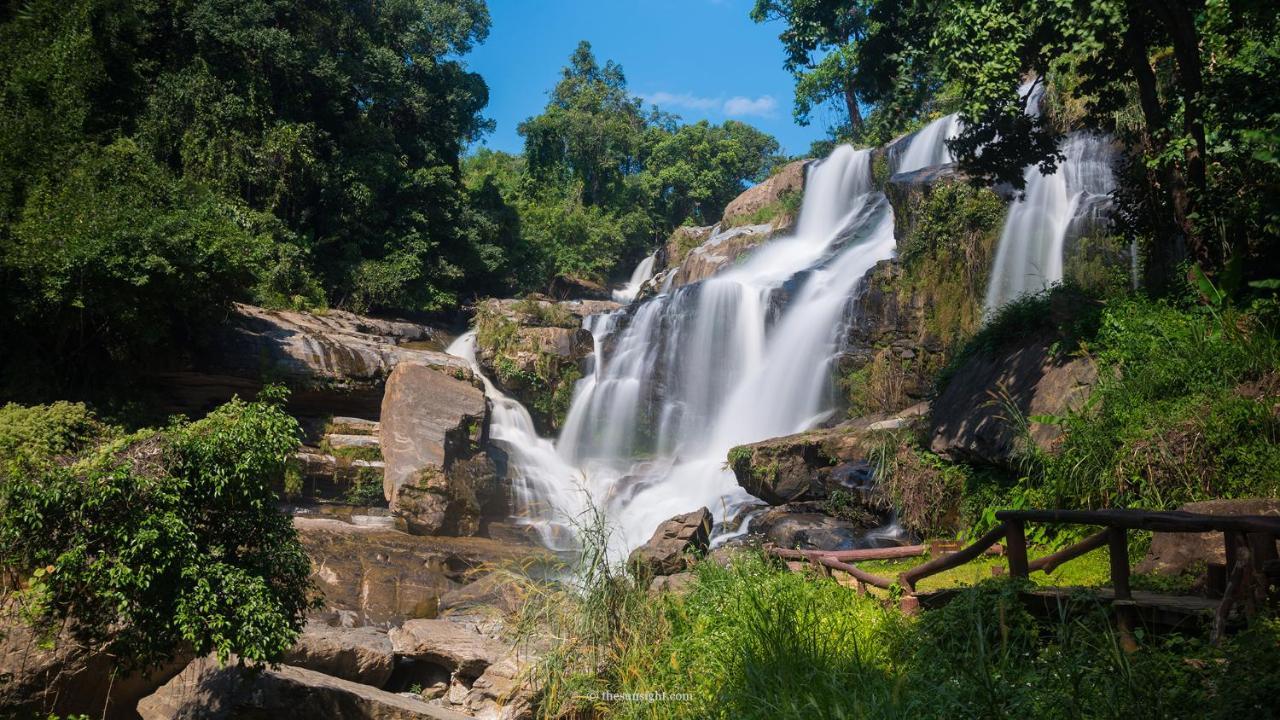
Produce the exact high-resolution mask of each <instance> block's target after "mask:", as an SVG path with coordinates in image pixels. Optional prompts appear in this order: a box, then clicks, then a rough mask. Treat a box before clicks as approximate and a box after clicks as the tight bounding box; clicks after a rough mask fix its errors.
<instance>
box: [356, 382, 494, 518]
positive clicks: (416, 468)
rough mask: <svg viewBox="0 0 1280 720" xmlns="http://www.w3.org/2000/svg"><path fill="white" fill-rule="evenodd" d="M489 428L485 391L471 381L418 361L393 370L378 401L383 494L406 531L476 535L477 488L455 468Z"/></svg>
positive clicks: (477, 449)
mask: <svg viewBox="0 0 1280 720" xmlns="http://www.w3.org/2000/svg"><path fill="white" fill-rule="evenodd" d="M488 425H489V406H488V402H487V401H486V399H485V396H484V392H483V391H481V390H480V389H478V388H476V387H475V386H474V385H472V384H471V383H469V382H466V381H463V380H459V379H457V378H455V377H452V376H450V375H447V374H445V373H442V372H440V371H439V370H437V369H436V368H433V367H430V366H426V365H419V364H416V363H402V364H401V365H399V366H397V367H396V369H395V370H394V371H393V372H392V373H391V377H390V378H389V379H388V380H387V387H386V394H385V395H384V396H383V399H382V427H381V435H382V455H383V459H384V461H385V463H386V467H385V469H384V477H383V493H384V495H385V497H386V499H387V501H388V502H389V504H390V507H391V509H392V511H393V512H395V513H397V514H399V515H401V516H402V517H404V518H405V520H406V522H407V523H408V526H409V530H410V532H413V533H416V534H420V535H437V534H442V533H444V534H463V535H470V534H474V533H475V532H476V530H477V529H478V527H479V515H480V507H479V506H478V503H477V502H476V499H475V497H474V495H475V493H474V488H472V487H471V483H468V482H463V481H462V480H460V479H458V478H457V477H456V476H455V474H454V473H453V472H452V471H453V467H454V466H455V465H458V464H460V463H462V462H463V461H468V460H471V459H472V458H474V457H475V456H477V455H479V454H480V447H481V445H482V444H483V443H484V442H485V440H486V438H487V435H488ZM471 482H475V480H474V479H473V480H472V481H471ZM493 482H496V477H494V478H492V479H491V480H490V484H492V483H493ZM468 495H470V496H468Z"/></svg>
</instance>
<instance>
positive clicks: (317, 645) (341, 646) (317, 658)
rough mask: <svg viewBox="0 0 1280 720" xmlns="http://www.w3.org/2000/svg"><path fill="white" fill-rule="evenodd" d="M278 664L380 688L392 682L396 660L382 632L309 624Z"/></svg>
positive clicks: (388, 639) (365, 628)
mask: <svg viewBox="0 0 1280 720" xmlns="http://www.w3.org/2000/svg"><path fill="white" fill-rule="evenodd" d="M281 662H283V663H284V664H285V665H294V666H297V667H300V668H306V669H307V670H314V671H316V672H320V673H324V674H325V675H332V676H333V677H336V678H342V679H343V680H350V681H351V682H356V683H360V684H362V685H372V686H373V687H378V688H380V687H385V686H386V684H387V681H388V680H390V679H391V672H392V671H393V670H394V669H395V665H396V656H395V653H393V652H392V650H391V639H390V638H388V637H387V634H386V633H385V632H382V631H381V630H378V629H376V628H372V627H359V628H343V627H331V626H329V625H325V624H323V623H318V622H315V621H312V622H311V623H308V625H307V627H306V630H304V631H303V633H302V635H300V636H299V637H298V642H297V644H295V645H294V646H293V649H292V650H290V651H289V652H288V653H286V654H285V656H284V658H282V659H281Z"/></svg>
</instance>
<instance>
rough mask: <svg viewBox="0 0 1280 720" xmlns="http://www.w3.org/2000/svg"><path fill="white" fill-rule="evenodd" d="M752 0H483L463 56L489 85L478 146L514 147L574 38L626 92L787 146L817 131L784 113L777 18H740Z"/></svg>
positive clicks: (819, 125) (787, 87) (788, 90)
mask: <svg viewBox="0 0 1280 720" xmlns="http://www.w3.org/2000/svg"><path fill="white" fill-rule="evenodd" d="M752 2H753V0H594V2H592V1H588V0H489V13H490V15H491V17H492V20H493V26H492V28H491V29H490V32H489V38H488V40H486V41H485V42H484V44H483V45H480V46H478V47H477V48H476V49H475V50H473V51H472V52H471V53H470V54H469V55H467V56H466V58H465V61H466V63H467V65H468V66H469V67H470V68H471V69H472V70H474V71H476V72H479V73H480V74H481V75H483V76H484V79H485V82H486V83H488V85H489V106H488V108H486V110H485V115H486V116H487V117H489V118H492V119H493V120H494V121H495V122H496V123H497V128H496V129H495V130H494V131H493V132H492V133H491V134H490V135H488V136H487V137H486V138H485V139H484V141H483V142H482V144H483V145H486V146H488V147H491V148H494V149H497V150H506V151H509V152H520V151H521V149H522V148H523V142H522V140H521V138H520V136H519V134H517V132H516V126H517V125H519V124H520V122H521V121H523V120H524V119H525V118H527V117H530V116H531V115H536V114H538V113H539V112H541V111H542V108H543V107H544V106H545V105H546V103H547V91H548V90H550V89H551V87H552V86H553V85H555V83H556V81H557V80H559V78H560V68H561V67H563V66H564V65H565V64H566V63H567V62H568V59H569V55H570V53H572V52H573V49H574V48H575V47H577V44H578V41H579V40H587V41H589V42H590V43H591V46H592V49H593V50H594V51H595V54H596V58H597V59H598V60H599V61H600V63H601V64H603V63H604V61H605V60H613V61H615V62H617V63H619V64H621V65H622V68H623V70H624V72H625V73H626V76H627V85H628V87H629V88H630V90H631V92H632V93H633V94H635V95H640V96H642V97H644V98H646V99H647V100H648V101H649V102H652V103H656V104H657V105H658V106H659V107H661V108H662V109H663V110H666V111H667V112H672V113H675V114H677V115H679V116H680V117H681V118H682V119H683V120H684V121H685V122H693V121H696V120H702V119H706V120H710V121H711V122H714V123H720V122H723V121H724V120H726V119H729V118H734V119H737V120H742V121H744V122H748V123H751V124H752V125H755V126H756V127H758V128H760V129H761V130H764V131H766V132H769V133H771V134H773V135H774V137H776V138H778V141H779V142H780V143H782V147H783V149H784V151H785V152H787V153H789V154H797V153H802V152H804V151H806V150H808V149H809V143H810V142H811V141H813V140H816V139H819V138H821V137H822V136H823V135H824V129H823V128H824V124H823V118H822V117H821V116H819V117H816V118H815V119H814V122H813V123H812V124H811V125H810V126H809V127H800V126H799V125H796V123H795V121H794V120H793V119H792V117H791V97H792V80H791V76H790V75H789V74H788V73H787V72H786V71H785V70H783V69H782V61H783V52H782V43H781V42H779V41H778V33H779V32H780V30H781V26H780V24H778V23H767V24H762V25H757V24H755V23H753V22H751V18H749V17H747V15H748V13H749V12H750V11H751V5H752Z"/></svg>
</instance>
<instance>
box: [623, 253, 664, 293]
mask: <svg viewBox="0 0 1280 720" xmlns="http://www.w3.org/2000/svg"><path fill="white" fill-rule="evenodd" d="M657 256H658V254H657V253H653V254H651V255H649V256H647V257H645V259H643V260H641V261H640V264H639V265H636V269H635V270H634V271H633V272H632V273H631V279H630V280H628V281H627V284H626V285H624V286H623V287H622V288H620V289H618V290H614V291H613V301H614V302H620V303H629V302H631V301H632V300H635V299H636V295H637V294H639V292H640V286H642V285H644V284H645V282H646V281H648V280H649V278H651V277H653V264H654V262H655V261H656V260H657Z"/></svg>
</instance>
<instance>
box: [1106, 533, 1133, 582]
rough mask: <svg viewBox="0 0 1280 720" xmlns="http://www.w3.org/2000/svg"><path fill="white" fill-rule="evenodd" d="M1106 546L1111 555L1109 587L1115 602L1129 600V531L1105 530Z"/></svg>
mask: <svg viewBox="0 0 1280 720" xmlns="http://www.w3.org/2000/svg"><path fill="white" fill-rule="evenodd" d="M1107 546H1108V548H1109V549H1108V552H1110V554H1111V586H1112V587H1113V588H1115V591H1116V599H1117V600H1131V599H1133V593H1132V592H1131V591H1130V590H1129V531H1128V530H1125V529H1124V528H1115V527H1113V528H1107Z"/></svg>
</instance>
